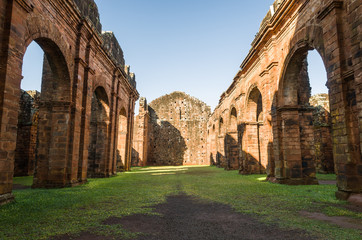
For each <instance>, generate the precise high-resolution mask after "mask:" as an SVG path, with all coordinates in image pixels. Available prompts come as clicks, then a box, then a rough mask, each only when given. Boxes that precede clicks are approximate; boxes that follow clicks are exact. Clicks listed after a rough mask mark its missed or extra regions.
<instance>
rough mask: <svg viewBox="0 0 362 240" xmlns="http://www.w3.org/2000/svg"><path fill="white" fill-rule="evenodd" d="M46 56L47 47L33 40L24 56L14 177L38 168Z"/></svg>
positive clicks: (24, 174)
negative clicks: (43, 47) (36, 162)
mask: <svg viewBox="0 0 362 240" xmlns="http://www.w3.org/2000/svg"><path fill="white" fill-rule="evenodd" d="M43 59H44V52H43V50H42V49H41V48H40V46H39V45H38V44H37V43H35V42H32V43H31V44H30V45H29V46H28V48H27V51H26V53H25V55H24V58H23V66H22V75H23V77H24V78H23V80H22V81H21V86H20V89H21V90H20V91H21V93H20V101H19V111H18V128H17V138H16V149H15V158H14V177H24V176H33V175H34V171H35V159H36V154H35V153H36V147H37V138H38V119H39V116H38V115H39V103H40V102H39V101H40V90H41V79H42V70H43ZM15 184H16V181H15ZM16 186H17V185H14V188H16Z"/></svg>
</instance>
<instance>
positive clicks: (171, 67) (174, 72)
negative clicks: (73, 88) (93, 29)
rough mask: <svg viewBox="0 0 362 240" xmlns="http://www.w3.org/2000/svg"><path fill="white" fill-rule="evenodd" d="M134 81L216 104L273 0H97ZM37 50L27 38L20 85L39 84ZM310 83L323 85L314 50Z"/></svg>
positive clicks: (147, 92) (156, 93)
mask: <svg viewBox="0 0 362 240" xmlns="http://www.w3.org/2000/svg"><path fill="white" fill-rule="evenodd" d="M95 1H96V3H97V5H98V8H99V12H100V19H101V23H102V25H103V31H113V32H114V33H115V35H116V37H117V39H118V41H119V43H120V45H121V47H122V49H123V52H124V55H125V60H126V64H128V65H131V71H132V72H135V74H136V81H137V89H138V91H139V93H140V95H141V96H144V97H146V98H147V100H148V102H150V101H152V100H154V99H156V98H158V97H160V96H162V95H164V94H167V93H171V92H173V91H176V90H177V91H184V92H186V93H188V94H190V95H192V96H195V97H197V98H199V99H200V100H202V101H204V102H206V103H207V104H208V105H210V106H211V107H212V109H214V107H215V106H216V105H217V103H218V101H219V97H220V95H221V94H222V93H223V91H225V90H226V89H227V88H228V86H229V85H230V84H231V82H232V79H233V78H234V76H235V74H236V73H237V71H238V70H239V66H240V64H241V62H242V61H243V59H244V58H245V56H246V55H247V53H248V51H249V50H250V47H251V45H250V44H251V42H252V41H253V39H254V36H255V34H256V33H257V31H258V30H259V25H260V23H261V21H262V19H263V18H264V16H265V15H266V13H267V11H268V10H269V7H270V5H271V4H272V3H273V0H177V1H176V0H95ZM41 63H42V51H41V49H39V47H37V45H36V44H31V46H30V47H29V48H28V50H27V52H26V55H25V58H24V67H23V75H24V76H25V78H24V80H23V83H22V88H24V89H26V90H30V89H38V90H39V89H40V82H41V81H40V78H41V67H42V66H41V65H42V64H41ZM309 74H310V78H311V84H312V91H313V94H314V93H320V92H326V91H327V90H326V87H325V82H326V76H325V75H326V73H325V70H324V66H323V63H322V61H321V59H320V57H319V55H318V54H310V56H309Z"/></svg>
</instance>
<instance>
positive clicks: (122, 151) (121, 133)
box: [117, 108, 128, 171]
mask: <svg viewBox="0 0 362 240" xmlns="http://www.w3.org/2000/svg"><path fill="white" fill-rule="evenodd" d="M127 134H128V124H127V113H126V110H125V109H124V108H122V109H121V111H120V113H119V119H118V142H117V171H124V167H125V164H126V159H127V151H126V149H127V146H126V145H127Z"/></svg>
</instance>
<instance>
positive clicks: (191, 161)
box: [132, 92, 211, 166]
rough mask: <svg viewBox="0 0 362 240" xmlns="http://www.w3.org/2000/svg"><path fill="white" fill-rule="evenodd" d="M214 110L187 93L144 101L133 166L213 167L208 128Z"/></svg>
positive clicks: (138, 121) (142, 101)
mask: <svg viewBox="0 0 362 240" xmlns="http://www.w3.org/2000/svg"><path fill="white" fill-rule="evenodd" d="M210 113H211V110H210V107H209V106H207V105H206V104H205V103H203V102H202V101H200V100H198V99H196V98H194V97H191V96H189V95H187V94H186V93H183V92H173V93H171V94H168V95H165V96H162V97H160V98H157V99H155V100H154V101H152V102H151V103H150V104H149V105H147V102H146V99H144V98H143V99H141V100H140V114H139V115H138V116H136V117H135V128H134V136H135V138H134V142H133V154H132V165H133V166H182V165H209V164H210V162H209V159H208V158H207V156H206V138H207V132H206V124H207V120H208V118H209V116H210Z"/></svg>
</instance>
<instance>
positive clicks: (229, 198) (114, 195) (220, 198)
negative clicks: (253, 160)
mask: <svg viewBox="0 0 362 240" xmlns="http://www.w3.org/2000/svg"><path fill="white" fill-rule="evenodd" d="M334 177H335V176H334ZM331 178H332V177H331ZM29 179H30V180H29ZM263 179H265V176H263V175H250V176H241V175H238V174H237V171H224V170H223V169H218V168H215V167H162V168H134V169H133V171H132V172H129V173H121V174H118V175H117V176H115V177H111V178H108V179H90V180H89V182H88V183H87V184H85V185H83V186H78V187H74V188H65V189H50V190H49V189H48V190H47V189H25V190H15V191H14V195H15V197H16V202H15V203H12V204H9V205H5V206H2V207H0V239H49V238H51V237H53V236H58V235H62V234H66V233H71V234H77V233H78V234H79V233H80V232H85V231H87V232H94V233H98V234H100V235H113V236H123V237H125V238H126V237H134V236H135V235H134V234H133V233H129V232H127V231H125V230H124V229H122V227H121V226H120V225H112V226H109V225H105V224H102V222H103V221H104V220H105V219H107V218H109V217H113V216H115V217H122V216H128V215H133V214H153V213H152V208H151V206H152V205H155V204H158V203H162V202H164V201H165V199H166V196H168V195H172V194H177V193H179V192H185V193H187V194H190V195H194V196H198V197H200V198H202V199H205V200H210V201H215V202H220V203H224V204H228V205H231V206H232V207H233V208H234V209H235V210H236V211H238V212H242V213H247V214H251V215H253V216H255V215H256V217H257V219H259V220H260V221H262V222H265V223H270V224H278V225H279V226H282V227H285V228H288V229H303V230H306V231H308V232H310V233H311V234H313V235H314V236H316V237H317V238H318V239H360V236H361V235H360V234H361V232H359V231H358V230H353V229H341V228H339V227H338V226H336V225H332V224H328V223H325V222H321V221H317V220H311V219H308V218H306V217H303V216H301V215H300V213H299V212H300V211H309V212H322V213H324V214H327V215H337V216H348V217H351V218H354V219H357V220H358V219H359V220H361V219H362V215H361V214H360V213H355V212H353V211H350V210H348V209H346V208H345V205H346V203H345V202H341V201H338V200H336V199H335V196H334V193H335V191H336V187H335V186H333V185H320V186H286V185H278V184H271V183H268V182H265V181H263ZM15 181H16V182H17V184H21V182H23V183H28V184H29V181H30V182H31V178H28V179H26V178H22V179H16V180H15Z"/></svg>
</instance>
